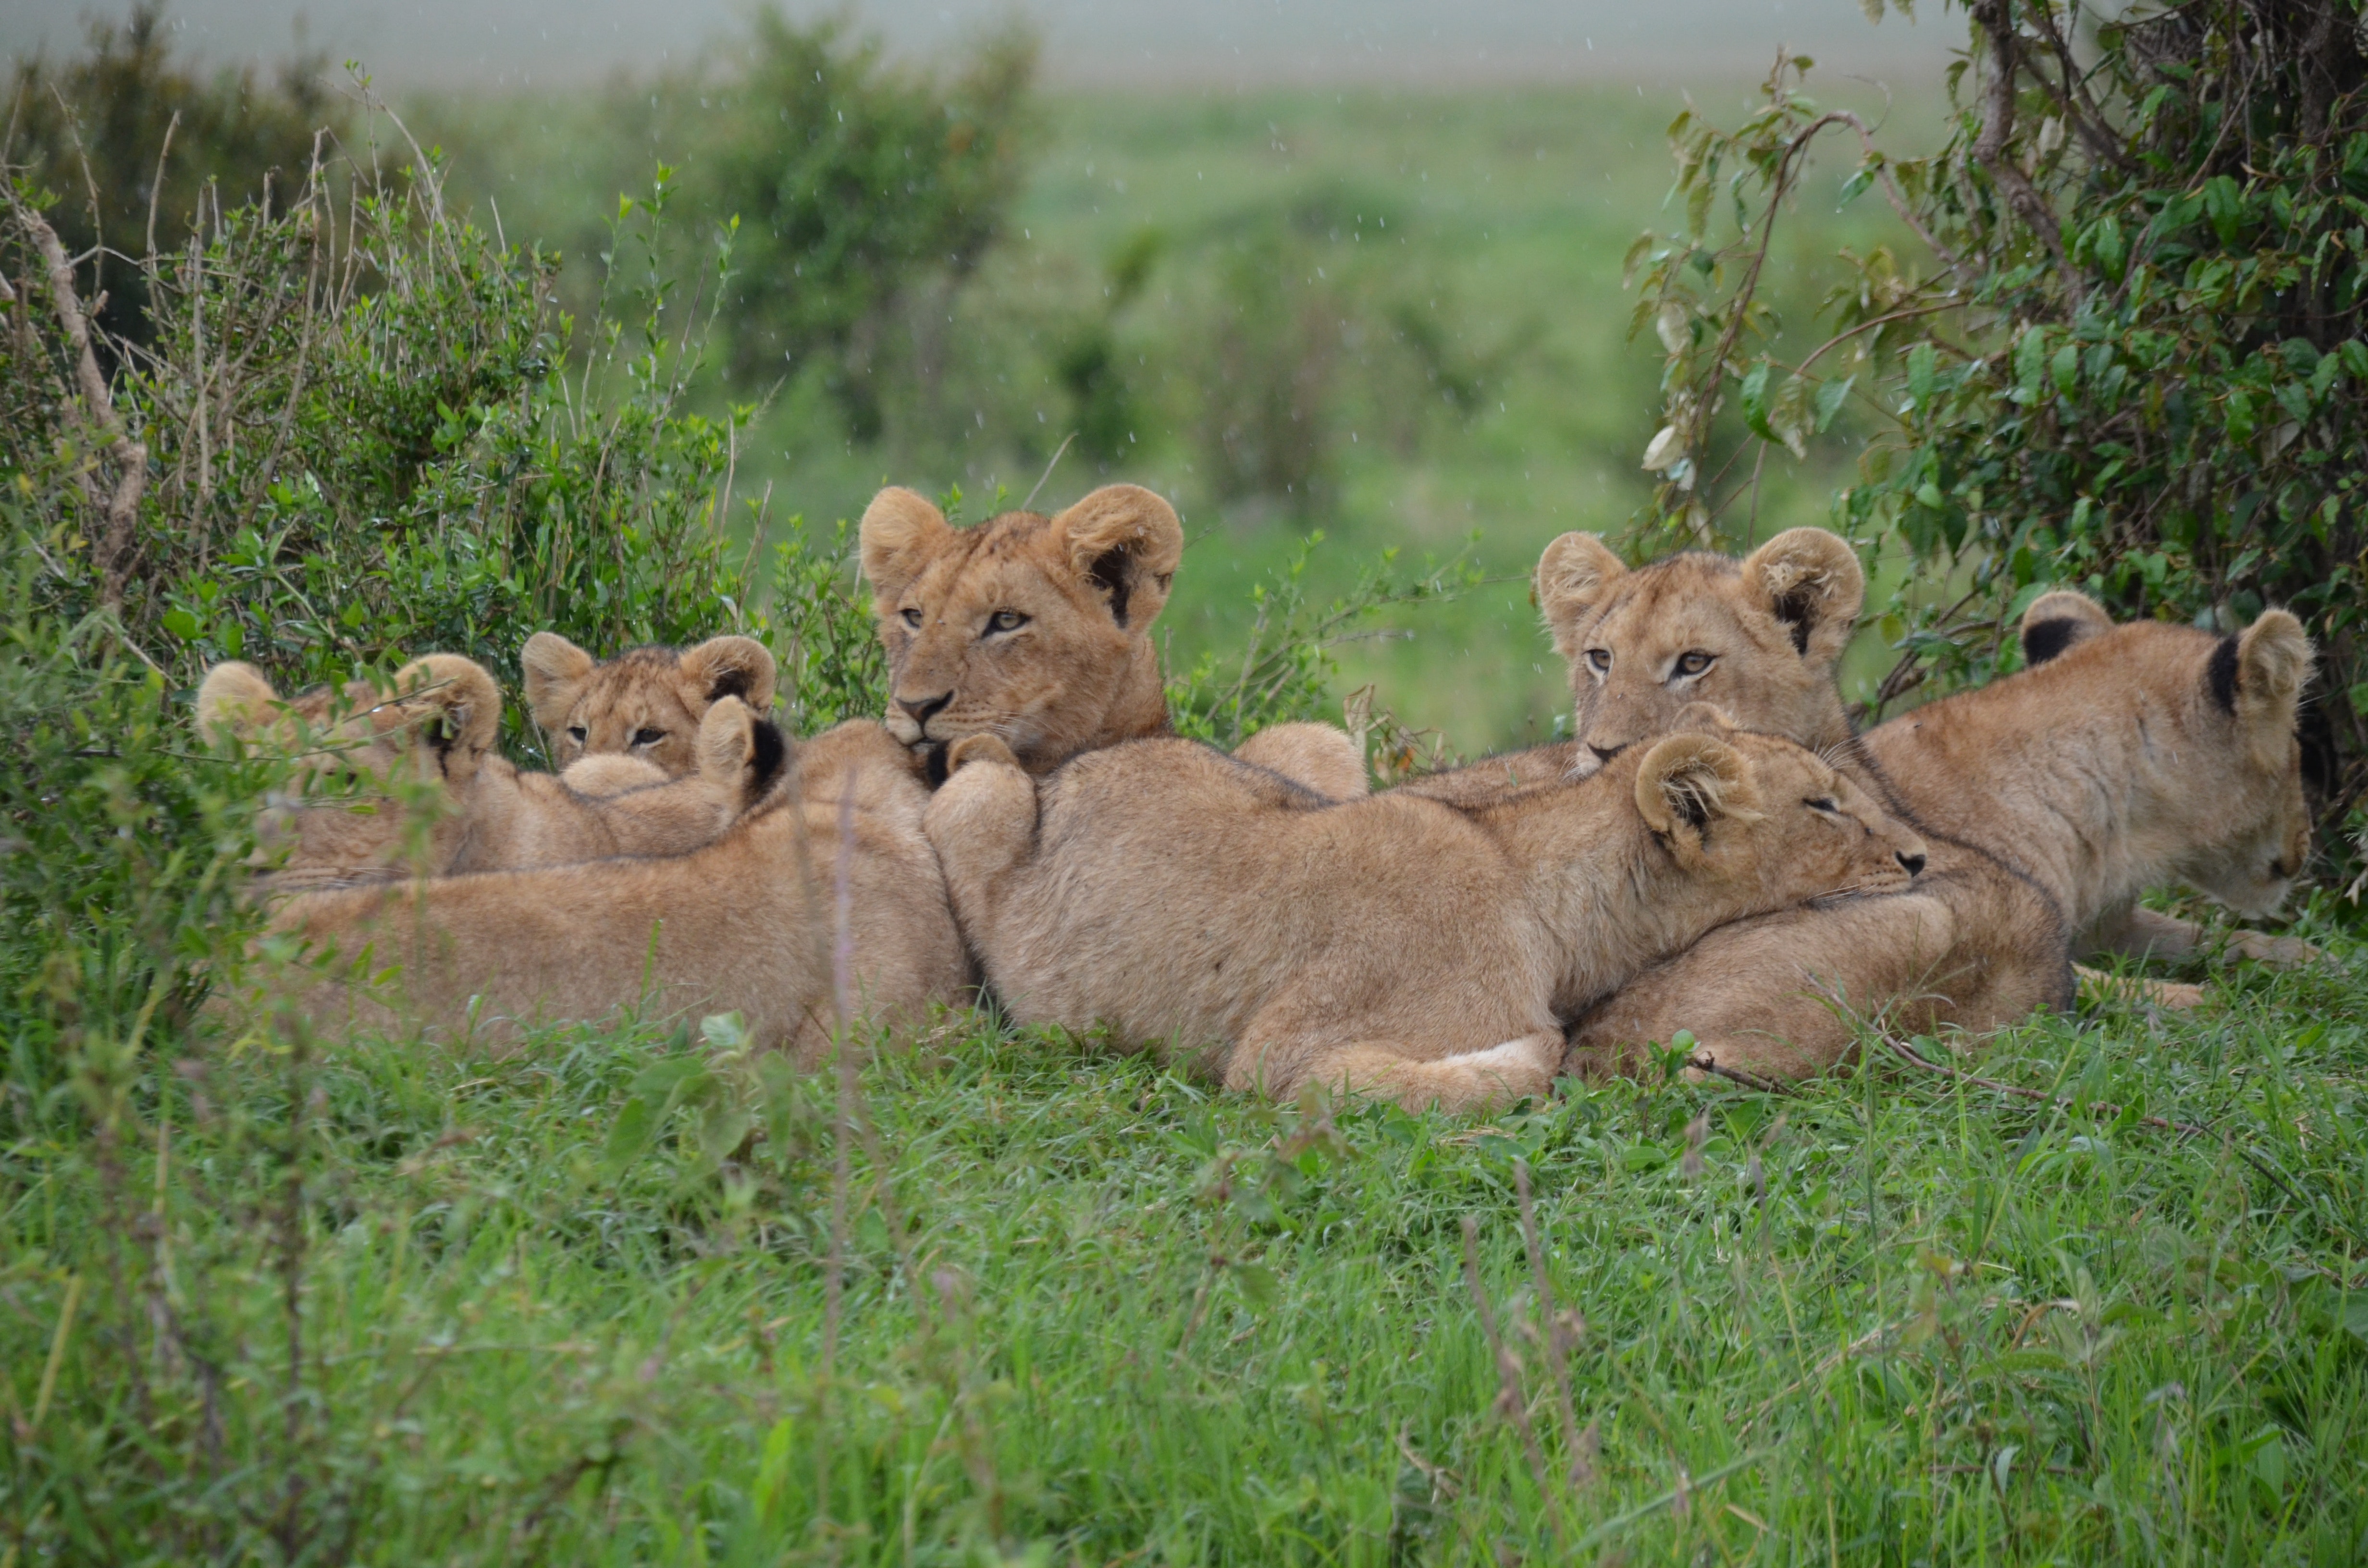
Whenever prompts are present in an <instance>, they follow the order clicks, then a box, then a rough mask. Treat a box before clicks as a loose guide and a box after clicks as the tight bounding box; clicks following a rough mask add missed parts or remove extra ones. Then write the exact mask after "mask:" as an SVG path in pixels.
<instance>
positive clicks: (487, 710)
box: [376, 653, 502, 784]
mask: <svg viewBox="0 0 2368 1568" xmlns="http://www.w3.org/2000/svg"><path fill="white" fill-rule="evenodd" d="M394 689H395V693H396V695H395V699H394V700H393V702H390V703H387V704H385V705H383V706H381V708H379V709H378V710H376V719H377V723H378V728H379V729H380V730H381V731H384V730H390V729H393V728H394V727H395V726H396V725H399V724H409V725H412V726H414V727H415V729H416V734H417V736H418V744H419V746H420V747H421V749H422V750H423V752H424V753H425V754H426V756H427V758H428V759H430V760H432V761H433V762H434V763H435V765H436V767H437V769H438V771H439V772H440V773H442V774H443V776H444V778H445V779H446V780H447V781H448V782H450V783H454V784H458V783H460V782H461V781H462V780H464V779H466V778H470V777H471V776H472V775H473V774H474V773H475V772H476V771H477V765H478V764H479V763H480V762H482V761H484V756H485V753H486V752H488V751H490V750H492V749H493V744H494V740H495V736H497V735H498V734H500V733H501V728H502V690H501V687H497V686H495V684H494V677H493V676H489V675H487V674H486V673H485V670H484V665H480V664H478V663H477V662H476V661H475V660H474V659H465V658H462V657H461V655H460V654H458V653H430V654H428V655H427V657H426V658H424V659H414V660H413V661H412V662H411V663H410V664H407V665H404V666H403V668H401V669H399V670H397V671H395V672H394Z"/></svg>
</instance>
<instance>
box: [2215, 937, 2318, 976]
mask: <svg viewBox="0 0 2368 1568" xmlns="http://www.w3.org/2000/svg"><path fill="white" fill-rule="evenodd" d="M2228 950H2229V951H2230V952H2232V953H2234V954H2236V955H2237V957H2238V958H2240V959H2250V960H2253V961H2254V962H2255V963H2258V964H2266V965H2268V966H2269V967H2270V968H2271V969H2299V968H2300V967H2302V966H2303V965H2304V964H2306V963H2317V962H2319V961H2320V960H2323V959H2325V958H2326V957H2327V954H2326V952H2325V951H2324V950H2323V949H2319V948H2316V947H2314V946H2312V945H2311V944H2310V943H2308V942H2305V941H2304V940H2303V939H2302V938H2301V937H2273V936H2271V934H2270V933H2269V932H2267V931H2232V932H2230V933H2229V934H2228Z"/></svg>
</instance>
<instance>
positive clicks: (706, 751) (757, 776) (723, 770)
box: [698, 696, 790, 807]
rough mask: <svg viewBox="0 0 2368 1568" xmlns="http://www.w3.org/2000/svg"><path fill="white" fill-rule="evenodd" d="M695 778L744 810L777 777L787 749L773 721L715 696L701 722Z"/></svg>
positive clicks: (732, 700) (786, 759) (735, 700)
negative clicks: (696, 775) (697, 767)
mask: <svg viewBox="0 0 2368 1568" xmlns="http://www.w3.org/2000/svg"><path fill="white" fill-rule="evenodd" d="M698 751H699V776H700V778H702V779H705V780H706V781H707V782H708V783H709V784H712V785H713V786H715V787H716V788H717V789H719V790H722V791H723V792H724V794H725V795H726V796H727V798H729V799H731V800H733V801H735V802H737V803H738V804H740V805H741V806H743V807H746V806H747V805H750V804H753V803H754V802H755V801H756V800H757V797H758V796H759V795H762V794H763V793H764V792H765V791H766V790H768V789H769V788H770V787H771V786H772V783H773V780H774V779H776V778H780V775H781V770H782V768H783V767H786V766H787V765H788V762H789V755H790V754H789V747H788V745H787V744H786V743H784V742H783V740H782V738H781V732H780V729H779V727H777V726H776V725H775V724H774V722H772V721H771V720H770V719H768V718H765V717H763V716H762V715H760V714H758V713H757V712H756V711H755V710H752V709H751V708H750V707H749V705H748V704H747V703H746V702H743V701H742V700H740V699H738V698H737V697H729V696H726V697H719V698H717V699H715V702H714V704H713V706H712V707H710V708H709V709H708V710H707V713H706V716H705V717H704V718H702V719H700V722H699V744H698Z"/></svg>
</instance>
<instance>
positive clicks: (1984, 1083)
mask: <svg viewBox="0 0 2368 1568" xmlns="http://www.w3.org/2000/svg"><path fill="white" fill-rule="evenodd" d="M1874 1038H1875V1039H1877V1040H1881V1041H1882V1042H1883V1043H1884V1046H1886V1047H1888V1048H1889V1049H1890V1050H1891V1051H1893V1052H1894V1053H1895V1054H1896V1055H1897V1056H1898V1057H1900V1058H1901V1059H1902V1060H1903V1061H1905V1062H1908V1063H1909V1064H1910V1065H1911V1066H1916V1067H1921V1068H1923V1069H1924V1070H1925V1071H1926V1072H1928V1073H1940V1074H1946V1075H1947V1076H1949V1077H1952V1078H1956V1079H1961V1080H1963V1081H1964V1082H1965V1083H1968V1084H1972V1085H1975V1087H1977V1088H1984V1089H1995V1090H1997V1091H1998V1093H1999V1094H2002V1095H2012V1096H2014V1097H2015V1098H2017V1099H2023V1100H2037V1101H2040V1102H2041V1103H2043V1104H2045V1105H2051V1106H2064V1107H2067V1108H2068V1107H2069V1106H2070V1105H2071V1104H2072V1103H2073V1102H2072V1101H2070V1100H2062V1099H2058V1098H2056V1097H2055V1096H2054V1095H2051V1094H2049V1093H2048V1092H2047V1091H2046V1090H2044V1089H2031V1088H2025V1087H2024V1086H2022V1085H2020V1084H2001V1083H1999V1082H1998V1080H1997V1079H1996V1078H1984V1077H1981V1076H1979V1075H1978V1074H1972V1073H1968V1072H1966V1071H1965V1070H1964V1068H1962V1067H1954V1066H1952V1065H1950V1064H1949V1063H1948V1062H1935V1061H1933V1060H1932V1059H1931V1058H1930V1057H1928V1056H1925V1055H1924V1054H1923V1053H1921V1052H1920V1051H1918V1050H1917V1049H1916V1048H1915V1047H1914V1046H1912V1045H1909V1044H1908V1043H1907V1041H1906V1040H1900V1039H1898V1038H1896V1037H1895V1036H1893V1035H1889V1034H1884V1033H1882V1032H1881V1031H1877V1032H1876V1033H1875V1037H1874ZM2089 1108H2090V1109H2092V1110H2100V1111H2102V1112H2104V1113H2105V1114H2106V1115H2107V1116H2119V1115H2121V1114H2122V1110H2123V1108H2122V1107H2120V1106H2118V1105H2115V1104H2114V1103H2113V1102H2112V1101H2111V1100H2090V1101H2089ZM2138 1119H2139V1120H2140V1121H2143V1122H2145V1123H2146V1125H2147V1126H2148V1127H2159V1128H2161V1129H2162V1130H2163V1131H2165V1132H2176V1133H2178V1134H2179V1135H2180V1137H2182V1138H2201V1137H2203V1136H2204V1135H2205V1131H2206V1130H2205V1129H2203V1128H2201V1127H2197V1126H2195V1125H2194V1124H2192V1122H2185V1121H2166V1120H2164V1119H2162V1118H2161V1117H2158V1116H2141V1117H2139V1118H2138Z"/></svg>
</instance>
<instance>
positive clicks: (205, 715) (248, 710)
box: [198, 659, 287, 743]
mask: <svg viewBox="0 0 2368 1568" xmlns="http://www.w3.org/2000/svg"><path fill="white" fill-rule="evenodd" d="M286 710H287V704H285V703H283V702H281V701H280V700H279V693H278V692H276V691H274V690H272V689H271V682H270V681H268V680H267V679H265V678H264V674H263V672H262V671H261V670H258V669H256V667H255V666H254V665H250V664H245V663H244V662H242V661H240V660H237V659H225V660H224V661H222V663H221V664H219V665H215V666H214V667H213V668H212V669H210V670H208V671H207V672H206V678H205V679H204V680H202V681H200V682H199V683H198V733H199V734H200V735H202V736H204V737H205V738H206V739H207V740H210V741H213V742H216V743H221V742H227V741H233V740H239V741H252V740H254V739H256V737H257V736H259V735H261V734H262V733H263V732H264V731H266V730H267V729H269V728H270V727H271V726H272V725H273V724H274V723H276V722H279V717H280V715H281V714H282V713H284V712H285V711H286Z"/></svg>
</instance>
